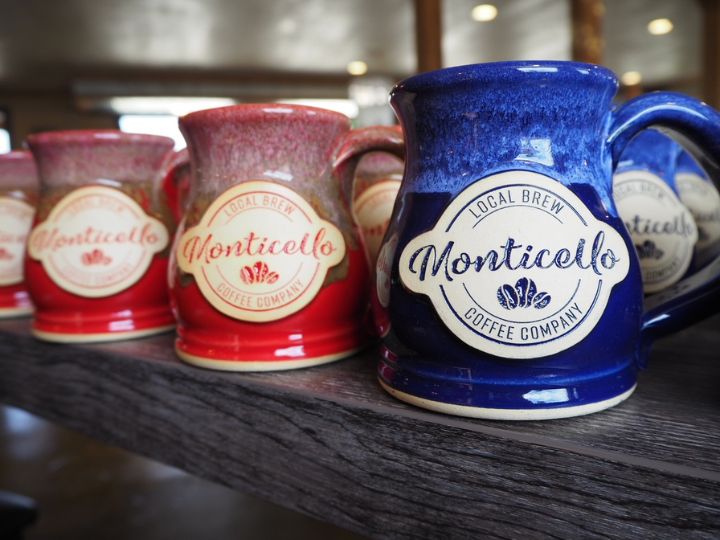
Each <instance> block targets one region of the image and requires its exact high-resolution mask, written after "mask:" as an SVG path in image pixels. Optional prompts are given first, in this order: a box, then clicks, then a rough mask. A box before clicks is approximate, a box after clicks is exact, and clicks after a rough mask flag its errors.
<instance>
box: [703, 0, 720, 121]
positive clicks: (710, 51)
mask: <svg viewBox="0 0 720 540" xmlns="http://www.w3.org/2000/svg"><path fill="white" fill-rule="evenodd" d="M700 5H701V7H702V10H703V17H702V20H703V22H702V24H703V27H702V47H703V62H702V67H703V74H702V93H703V99H704V100H705V102H706V103H707V104H708V105H711V106H713V107H715V108H718V107H720V31H718V29H719V28H720V2H718V1H717V0H700Z"/></svg>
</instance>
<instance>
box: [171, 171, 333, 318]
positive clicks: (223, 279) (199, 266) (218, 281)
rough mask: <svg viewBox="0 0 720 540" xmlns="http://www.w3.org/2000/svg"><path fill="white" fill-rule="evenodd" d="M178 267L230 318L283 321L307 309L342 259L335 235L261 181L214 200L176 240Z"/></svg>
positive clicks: (282, 191) (294, 198) (301, 202)
mask: <svg viewBox="0 0 720 540" xmlns="http://www.w3.org/2000/svg"><path fill="white" fill-rule="evenodd" d="M176 255H177V260H178V266H179V267H180V269H181V270H182V271H184V272H187V273H190V274H193V275H194V276H195V280H196V282H197V285H198V287H199V288H200V291H201V292H202V294H203V296H204V297H205V298H206V299H207V300H208V302H210V303H211V304H212V305H213V306H214V307H215V308H216V309H218V310H219V311H221V312H222V313H224V314H226V315H229V316H230V317H233V318H235V319H239V320H243V321H253V322H265V321H274V320H277V319H281V318H283V317H287V316H288V315H291V314H293V313H296V312H297V311H299V310H301V309H302V308H303V307H305V306H306V305H308V304H309V303H310V301H311V300H312V299H313V298H315V296H316V295H317V293H318V292H319V291H320V288H321V287H322V284H323V281H324V280H325V276H326V274H327V271H328V269H330V268H332V267H333V266H335V265H337V264H339V263H340V262H341V261H342V260H343V258H344V257H345V239H344V238H343V236H342V233H341V232H340V230H339V229H338V228H337V227H336V226H335V225H333V224H332V223H330V222H329V221H325V220H323V219H321V218H320V217H319V216H318V215H317V213H316V212H315V210H313V208H312V207H311V206H310V205H309V204H308V203H307V201H305V199H303V198H302V197H301V196H300V195H298V194H297V193H296V192H294V191H293V190H291V189H289V188H286V187H284V186H281V185H279V184H274V183H272V182H266V181H260V180H259V181H251V182H244V183H241V184H238V185H236V186H234V187H232V188H230V189H228V190H227V191H225V192H224V193H223V194H222V195H220V196H219V197H218V198H217V199H216V200H215V201H213V203H212V204H211V205H210V206H209V207H208V209H207V210H206V211H205V213H204V215H203V217H202V219H201V220H200V223H198V224H197V225H196V226H195V227H192V228H190V229H188V230H187V231H186V232H185V233H184V234H183V235H182V237H181V238H180V241H179V242H178V245H177V249H176Z"/></svg>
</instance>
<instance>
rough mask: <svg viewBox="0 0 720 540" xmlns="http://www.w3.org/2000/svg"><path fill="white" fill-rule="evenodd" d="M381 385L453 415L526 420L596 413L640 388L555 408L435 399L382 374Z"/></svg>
mask: <svg viewBox="0 0 720 540" xmlns="http://www.w3.org/2000/svg"><path fill="white" fill-rule="evenodd" d="M378 382H379V383H380V386H382V388H383V390H385V391H386V392H387V393H389V394H390V395H391V396H393V397H394V398H397V399H399V400H400V401H404V402H406V403H409V404H410V405H415V406H416V407H421V408H423V409H428V410H430V411H434V412H439V413H443V414H450V415H453V416H465V417H468V418H480V419H484V420H511V421H522V420H525V421H527V420H556V419H560V418H571V417H573V416H584V415H586V414H592V413H595V412H600V411H603V410H605V409H609V408H611V407H614V406H615V405H618V404H619V403H621V402H623V401H625V400H626V399H627V398H629V397H630V395H632V393H633V392H634V391H635V388H637V385H633V386H632V387H631V388H630V389H629V390H627V391H625V392H623V393H622V394H619V395H617V396H615V397H612V398H609V399H605V400H603V401H598V402H595V403H587V404H584V405H573V406H570V407H556V408H552V409H548V408H545V409H541V408H538V409H495V408H488V407H472V406H468V405H456V404H454V403H444V402H441V401H433V400H430V399H426V398H421V397H418V396H414V395H412V394H408V393H405V392H402V391H400V390H396V389H395V388H392V387H390V386H388V385H387V384H386V383H385V382H384V381H383V380H382V379H381V378H378Z"/></svg>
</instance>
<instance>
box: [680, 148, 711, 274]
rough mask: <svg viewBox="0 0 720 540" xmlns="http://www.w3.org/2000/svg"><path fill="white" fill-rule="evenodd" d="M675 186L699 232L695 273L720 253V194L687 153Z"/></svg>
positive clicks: (682, 154) (681, 159)
mask: <svg viewBox="0 0 720 540" xmlns="http://www.w3.org/2000/svg"><path fill="white" fill-rule="evenodd" d="M675 185H676V187H677V190H678V193H679V194H680V200H681V201H682V202H683V204H684V205H685V206H686V207H687V209H688V210H690V213H691V214H692V215H693V218H694V219H695V224H696V225H697V228H698V241H697V244H695V256H694V260H693V264H692V267H691V271H697V270H699V269H700V268H702V267H703V266H705V265H706V264H707V263H708V262H709V261H711V260H713V259H714V258H715V257H716V256H717V255H718V253H720V193H718V190H717V188H716V187H715V186H714V185H713V182H712V180H710V178H709V177H708V175H707V174H706V173H705V170H704V169H703V168H702V167H701V166H700V165H699V164H698V163H697V161H695V159H694V158H693V157H692V156H691V155H690V154H689V153H688V152H686V151H684V150H682V151H680V153H679V154H678V156H677V159H676V162H675Z"/></svg>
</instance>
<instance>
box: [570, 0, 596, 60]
mask: <svg viewBox="0 0 720 540" xmlns="http://www.w3.org/2000/svg"><path fill="white" fill-rule="evenodd" d="M604 16H605V3H604V1H603V0H571V2H570V19H571V24H572V51H571V54H572V59H573V60H575V61H577V62H589V63H591V64H602V62H603V49H604V40H603V34H602V32H603V18H604Z"/></svg>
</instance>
